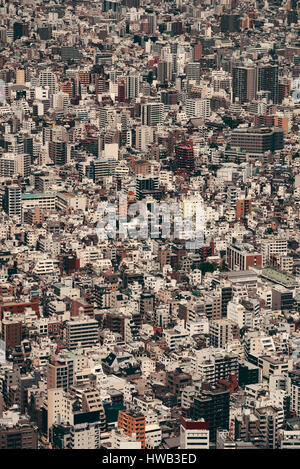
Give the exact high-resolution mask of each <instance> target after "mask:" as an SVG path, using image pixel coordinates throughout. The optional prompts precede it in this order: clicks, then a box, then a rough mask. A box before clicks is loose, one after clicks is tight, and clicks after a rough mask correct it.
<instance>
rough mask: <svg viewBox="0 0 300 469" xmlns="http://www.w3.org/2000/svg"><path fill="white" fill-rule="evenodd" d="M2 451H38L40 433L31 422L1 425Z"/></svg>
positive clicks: (0, 444) (0, 440)
mask: <svg viewBox="0 0 300 469" xmlns="http://www.w3.org/2000/svg"><path fill="white" fill-rule="evenodd" d="M0 449H38V431H37V428H35V427H34V426H33V425H32V424H31V423H30V422H28V421H26V422H22V423H20V424H17V425H15V426H13V427H12V428H10V427H8V426H5V425H0Z"/></svg>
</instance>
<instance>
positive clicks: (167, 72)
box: [157, 61, 172, 83]
mask: <svg viewBox="0 0 300 469" xmlns="http://www.w3.org/2000/svg"><path fill="white" fill-rule="evenodd" d="M157 80H158V82H159V83H165V82H169V81H171V80H172V62H167V61H162V62H159V63H158V65H157Z"/></svg>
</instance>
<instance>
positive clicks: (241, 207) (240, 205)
mask: <svg viewBox="0 0 300 469" xmlns="http://www.w3.org/2000/svg"><path fill="white" fill-rule="evenodd" d="M251 213H252V200H251V199H246V198H245V199H241V200H238V201H237V203H236V218H237V219H239V218H245V217H246V216H247V215H250V214H251Z"/></svg>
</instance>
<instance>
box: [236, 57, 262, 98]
mask: <svg viewBox="0 0 300 469" xmlns="http://www.w3.org/2000/svg"><path fill="white" fill-rule="evenodd" d="M256 88H257V71H256V68H255V67H244V66H238V67H233V69H232V92H233V102H236V101H237V100H238V102H239V103H240V104H243V103H245V102H250V101H252V100H253V99H255V98H256Z"/></svg>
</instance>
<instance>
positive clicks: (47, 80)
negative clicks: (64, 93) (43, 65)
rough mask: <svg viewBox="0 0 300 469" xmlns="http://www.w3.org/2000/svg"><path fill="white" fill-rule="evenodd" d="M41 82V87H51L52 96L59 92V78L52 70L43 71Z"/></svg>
mask: <svg viewBox="0 0 300 469" xmlns="http://www.w3.org/2000/svg"><path fill="white" fill-rule="evenodd" d="M39 82H40V86H41V87H46V86H48V87H49V92H50V94H54V93H55V92H56V90H57V78H56V75H55V73H53V72H52V71H51V70H43V71H41V73H40V77H39Z"/></svg>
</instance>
